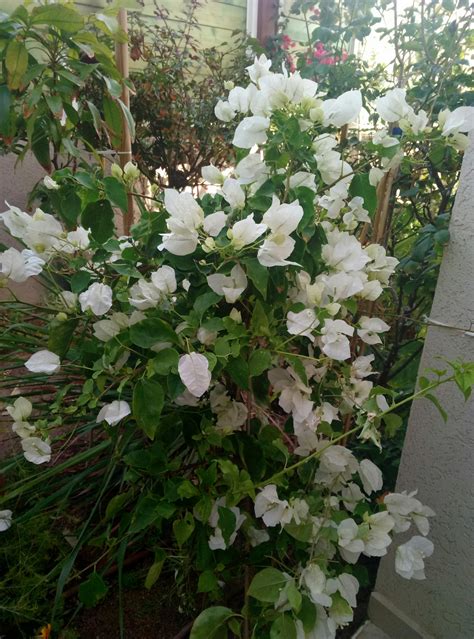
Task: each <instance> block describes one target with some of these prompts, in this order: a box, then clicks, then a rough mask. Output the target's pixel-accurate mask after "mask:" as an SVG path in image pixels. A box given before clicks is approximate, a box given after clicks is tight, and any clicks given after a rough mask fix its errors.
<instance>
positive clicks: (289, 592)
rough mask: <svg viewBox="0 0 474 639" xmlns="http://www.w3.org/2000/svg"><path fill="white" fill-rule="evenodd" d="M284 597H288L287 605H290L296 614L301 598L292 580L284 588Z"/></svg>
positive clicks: (299, 607)
mask: <svg viewBox="0 0 474 639" xmlns="http://www.w3.org/2000/svg"><path fill="white" fill-rule="evenodd" d="M286 596H287V597H288V603H289V604H290V606H291V608H292V610H294V611H295V612H296V613H298V612H299V611H300V610H301V604H302V603H303V596H302V594H301V593H300V591H299V590H298V588H297V587H296V584H295V582H294V581H293V580H291V581H290V582H289V584H288V585H287V587H286Z"/></svg>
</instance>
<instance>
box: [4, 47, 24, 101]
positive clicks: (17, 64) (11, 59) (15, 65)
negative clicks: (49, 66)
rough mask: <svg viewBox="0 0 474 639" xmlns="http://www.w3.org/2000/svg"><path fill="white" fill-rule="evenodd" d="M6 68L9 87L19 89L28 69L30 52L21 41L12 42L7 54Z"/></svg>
mask: <svg viewBox="0 0 474 639" xmlns="http://www.w3.org/2000/svg"><path fill="white" fill-rule="evenodd" d="M5 67H6V69H7V72H8V82H7V84H8V87H9V88H10V89H19V88H20V86H21V84H22V80H23V76H24V75H25V72H26V69H27V68H28V51H27V49H26V47H25V45H24V44H23V42H20V41H19V40H11V41H10V42H9V43H8V46H7V50H6V53H5Z"/></svg>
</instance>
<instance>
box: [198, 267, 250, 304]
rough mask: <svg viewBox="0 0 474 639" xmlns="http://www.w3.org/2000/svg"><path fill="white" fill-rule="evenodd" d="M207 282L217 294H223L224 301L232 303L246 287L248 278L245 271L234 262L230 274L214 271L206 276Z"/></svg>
mask: <svg viewBox="0 0 474 639" xmlns="http://www.w3.org/2000/svg"><path fill="white" fill-rule="evenodd" d="M207 283H208V285H209V288H211V289H212V290H213V291H214V293H217V295H224V297H225V300H226V302H229V304H234V302H236V300H237V299H238V298H239V297H240V296H241V295H242V293H243V292H244V291H245V289H246V288H247V284H248V280H247V276H246V275H245V271H244V270H243V268H242V267H241V266H240V264H236V265H235V266H234V267H233V269H232V270H231V272H230V275H222V274H221V273H214V274H213V275H208V276H207Z"/></svg>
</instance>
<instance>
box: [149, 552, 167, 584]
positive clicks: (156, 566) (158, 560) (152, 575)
mask: <svg viewBox="0 0 474 639" xmlns="http://www.w3.org/2000/svg"><path fill="white" fill-rule="evenodd" d="M165 559H166V555H165V553H164V552H163V551H162V550H161V551H158V552H157V553H156V555H155V561H154V562H153V563H152V565H151V566H150V568H149V569H148V572H147V575H146V577H145V588H146V589H147V590H150V588H152V587H153V586H154V585H155V584H156V582H157V581H158V579H159V578H160V575H161V570H162V568H163V564H164V563H165Z"/></svg>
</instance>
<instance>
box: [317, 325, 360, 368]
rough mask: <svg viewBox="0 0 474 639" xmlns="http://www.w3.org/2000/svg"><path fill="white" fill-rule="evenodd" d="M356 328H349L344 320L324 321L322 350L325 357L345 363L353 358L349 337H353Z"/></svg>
mask: <svg viewBox="0 0 474 639" xmlns="http://www.w3.org/2000/svg"><path fill="white" fill-rule="evenodd" d="M353 334H354V327H353V326H349V324H348V323H347V322H345V321H344V320H340V319H337V320H332V319H326V320H324V326H323V328H322V330H321V344H322V348H321V350H322V351H323V353H324V354H325V355H327V356H328V357H330V358H331V359H335V360H337V361H344V360H346V359H349V357H350V356H351V347H350V342H349V340H348V339H347V336H349V337H352V335H353Z"/></svg>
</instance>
